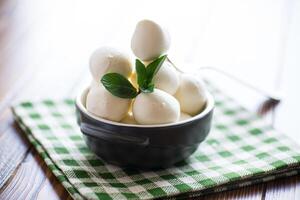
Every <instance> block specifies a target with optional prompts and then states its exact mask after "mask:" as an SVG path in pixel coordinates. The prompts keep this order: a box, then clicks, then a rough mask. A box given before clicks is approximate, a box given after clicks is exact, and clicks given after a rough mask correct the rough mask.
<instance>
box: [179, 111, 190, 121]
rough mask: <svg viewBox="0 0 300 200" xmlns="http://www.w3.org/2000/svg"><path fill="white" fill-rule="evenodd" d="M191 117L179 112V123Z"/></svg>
mask: <svg viewBox="0 0 300 200" xmlns="http://www.w3.org/2000/svg"><path fill="white" fill-rule="evenodd" d="M191 117H192V116H191V115H189V114H187V113H184V112H181V113H180V117H179V121H183V120H186V119H189V118H191Z"/></svg>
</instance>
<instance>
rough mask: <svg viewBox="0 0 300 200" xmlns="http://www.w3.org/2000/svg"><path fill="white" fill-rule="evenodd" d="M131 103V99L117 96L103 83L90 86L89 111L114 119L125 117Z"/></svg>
mask: <svg viewBox="0 0 300 200" xmlns="http://www.w3.org/2000/svg"><path fill="white" fill-rule="evenodd" d="M130 104H131V100H130V99H124V98H119V97H116V96H114V95H112V94H111V93H110V92H109V91H107V90H106V89H105V88H104V86H102V85H97V86H94V87H92V88H90V91H89V92H88V94H87V97H86V109H87V111H88V112H90V113H92V114H94V115H96V116H98V117H102V118H105V119H108V120H112V121H120V120H121V119H123V118H124V117H125V115H126V114H127V112H128V110H129V107H130Z"/></svg>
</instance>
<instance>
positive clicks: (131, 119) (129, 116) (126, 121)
mask: <svg viewBox="0 0 300 200" xmlns="http://www.w3.org/2000/svg"><path fill="white" fill-rule="evenodd" d="M121 122H122V123H124V124H137V122H136V121H135V119H134V117H133V115H132V113H127V114H126V116H125V117H124V118H123V119H122V120H121Z"/></svg>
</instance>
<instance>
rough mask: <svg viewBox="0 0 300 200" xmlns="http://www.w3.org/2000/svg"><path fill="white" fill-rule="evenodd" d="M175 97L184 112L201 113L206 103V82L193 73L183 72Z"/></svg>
mask: <svg viewBox="0 0 300 200" xmlns="http://www.w3.org/2000/svg"><path fill="white" fill-rule="evenodd" d="M175 97H176V99H177V100H178V101H179V103H180V107H181V111H182V112H185V113H187V114H190V115H192V116H193V115H196V114H198V113H200V112H201V111H202V110H203V108H204V107H205V104H206V91H205V86H204V82H203V81H202V80H200V79H197V78H196V77H194V76H192V75H188V74H182V75H181V76H180V84H179V87H178V90H177V92H176V93H175Z"/></svg>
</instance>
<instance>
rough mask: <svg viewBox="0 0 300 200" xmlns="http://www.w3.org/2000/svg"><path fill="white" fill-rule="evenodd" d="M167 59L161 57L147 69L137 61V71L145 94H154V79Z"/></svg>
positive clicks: (141, 88)
mask: <svg viewBox="0 0 300 200" xmlns="http://www.w3.org/2000/svg"><path fill="white" fill-rule="evenodd" d="M166 58H167V55H164V56H161V57H159V58H157V59H156V60H154V61H153V62H151V63H150V64H149V65H148V66H147V67H146V66H145V65H144V64H143V63H142V62H141V61H140V60H138V59H136V61H135V70H136V75H137V82H138V85H139V89H140V91H142V92H144V93H151V92H153V90H154V83H153V77H154V76H155V74H156V73H157V72H158V70H159V69H160V67H161V66H162V64H163V63H164V61H165V60H166Z"/></svg>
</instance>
